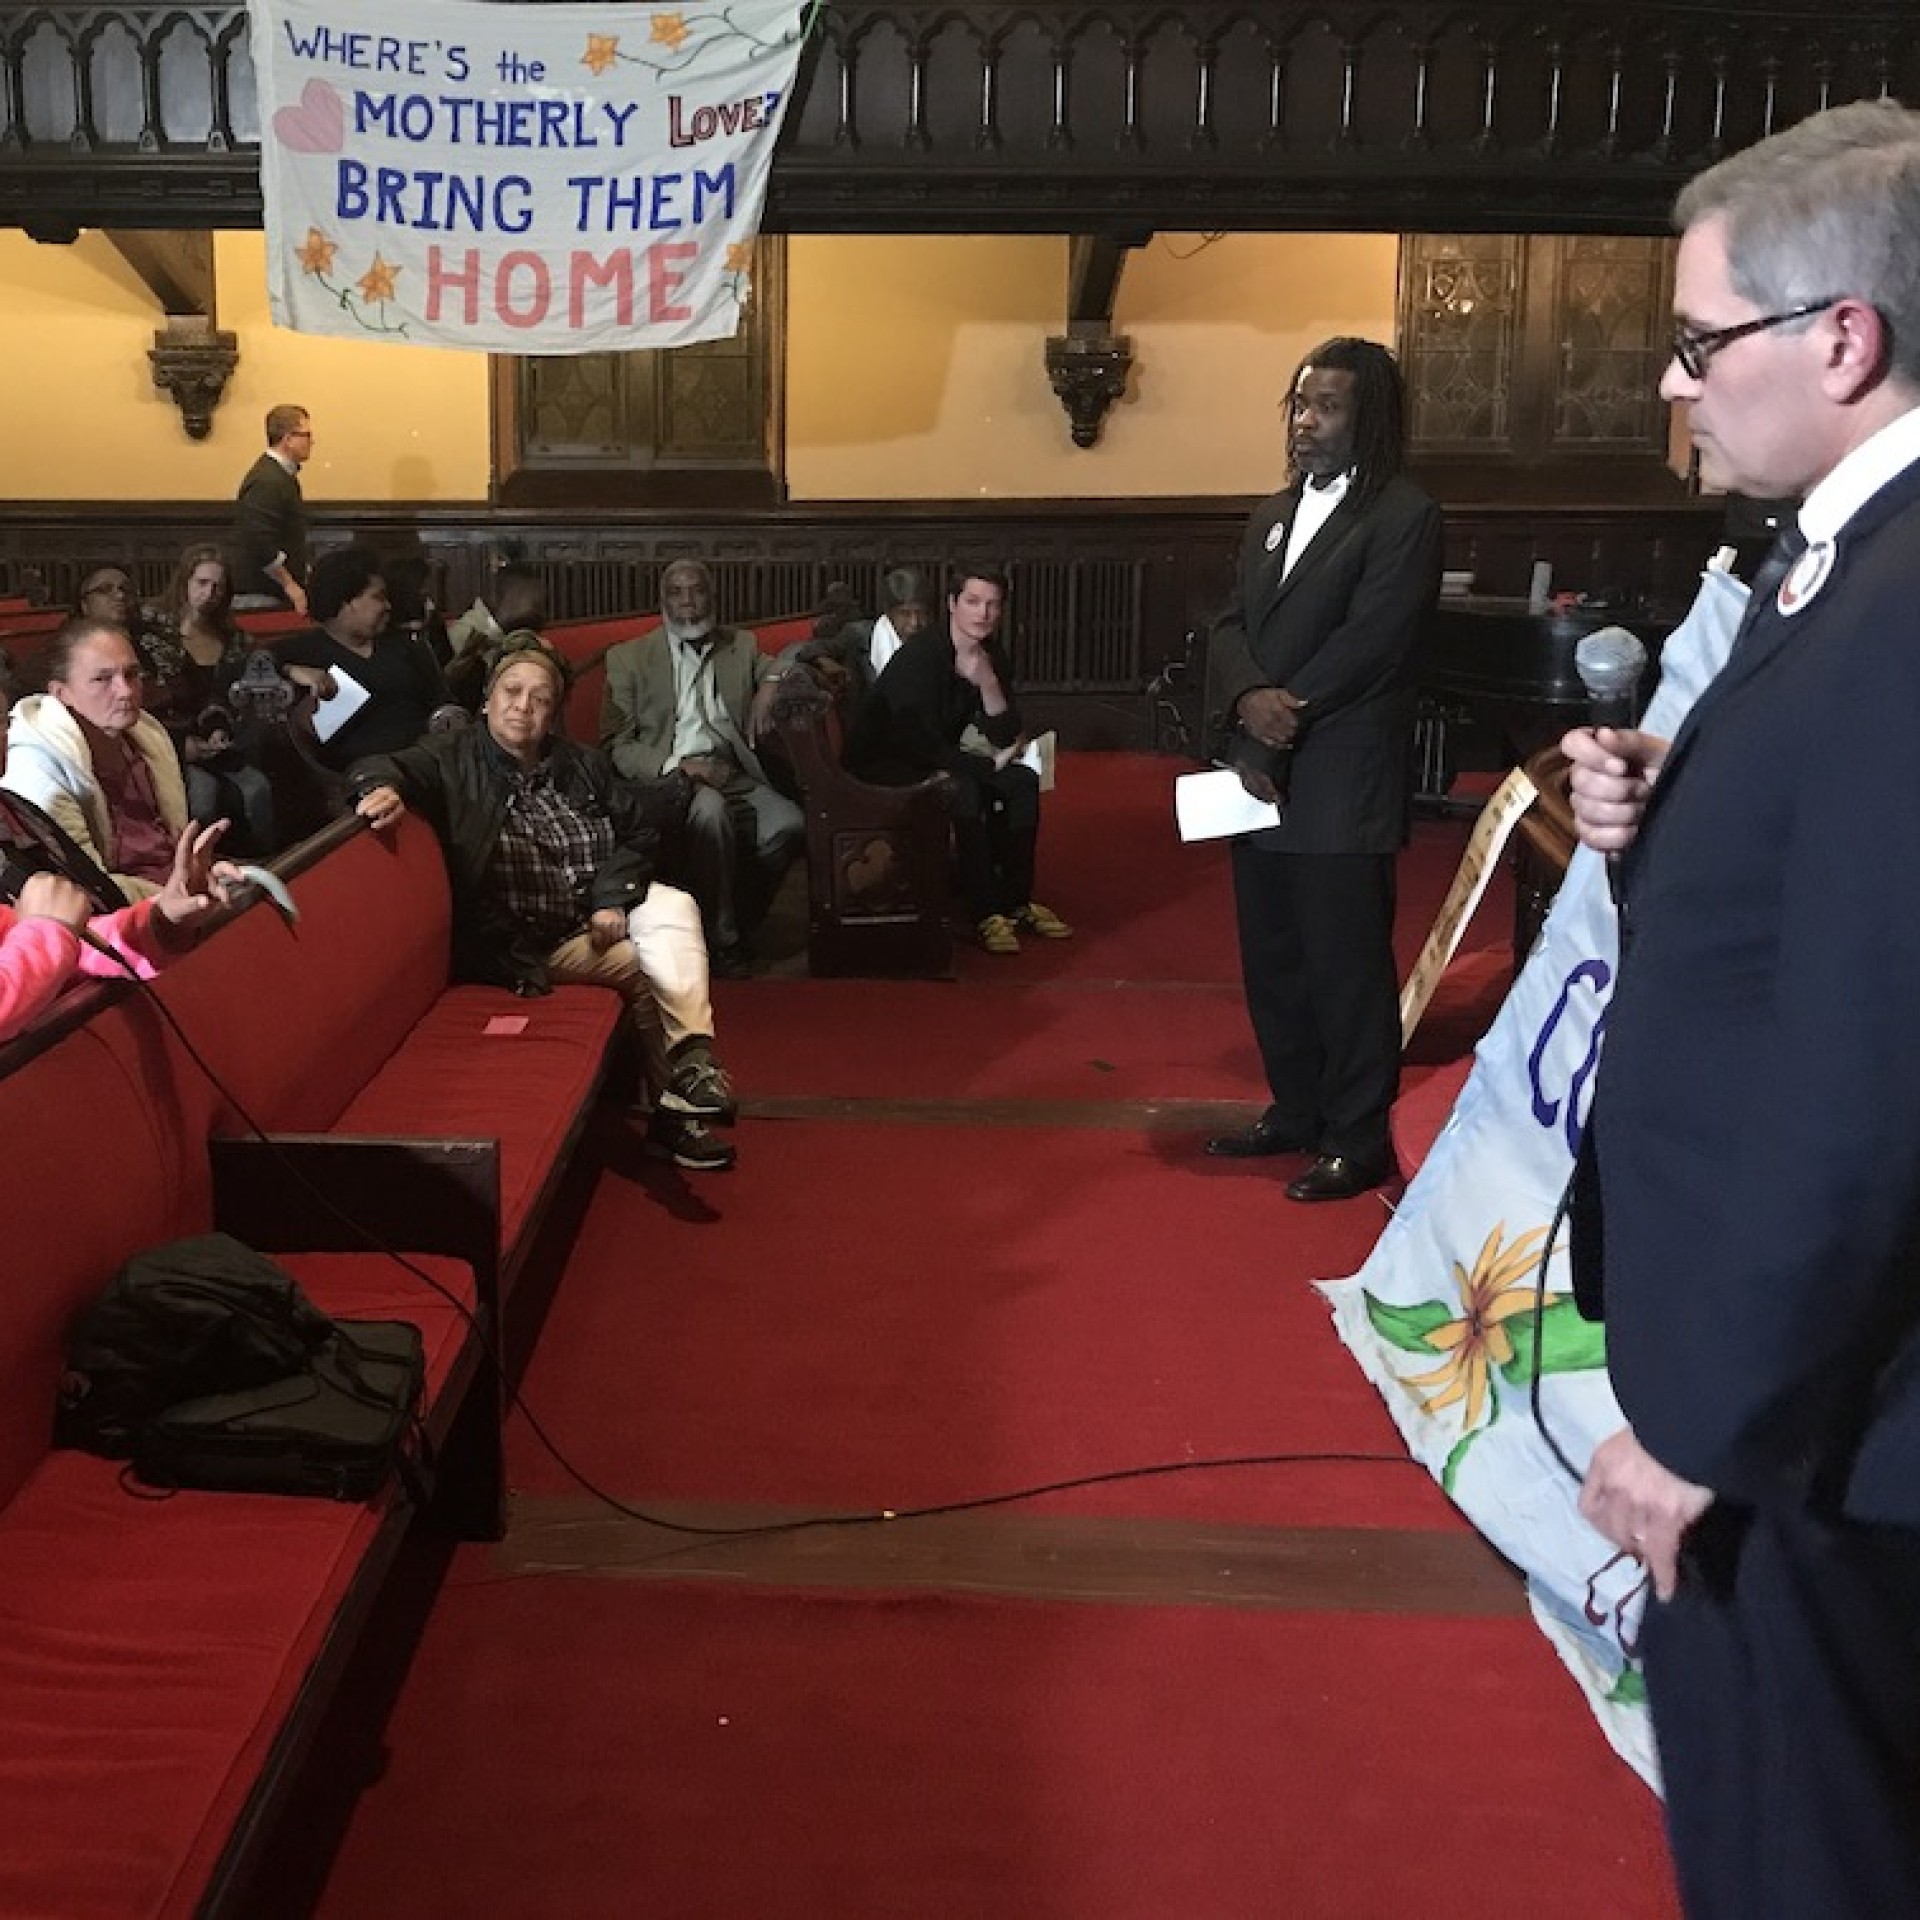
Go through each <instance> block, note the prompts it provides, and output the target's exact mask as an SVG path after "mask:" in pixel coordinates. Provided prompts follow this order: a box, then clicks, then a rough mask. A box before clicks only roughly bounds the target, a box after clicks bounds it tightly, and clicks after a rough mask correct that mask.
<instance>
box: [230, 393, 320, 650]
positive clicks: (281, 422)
mask: <svg viewBox="0 0 1920 1920" xmlns="http://www.w3.org/2000/svg"><path fill="white" fill-rule="evenodd" d="M312 457H313V422H312V420H311V419H309V418H308V415H307V410H306V408H305V407H294V406H280V407H275V408H274V409H273V410H272V411H271V412H270V413H269V414H268V415H267V450H266V452H265V453H263V454H262V455H261V456H260V458H259V459H258V460H256V461H255V462H254V463H253V465H252V466H251V467H249V468H248V469H247V477H246V478H245V479H244V480H242V481H241V482H240V492H239V495H238V498H237V500H236V503H235V506H234V513H233V549H234V566H233V604H234V605H235V606H236V607H240V608H247V607H291V608H293V610H294V611H295V612H296V613H305V612H306V610H307V507H306V502H305V500H304V499H302V497H301V494H300V469H301V468H302V467H304V466H305V465H306V464H307V462H308V461H309V460H310V459H311V458H312Z"/></svg>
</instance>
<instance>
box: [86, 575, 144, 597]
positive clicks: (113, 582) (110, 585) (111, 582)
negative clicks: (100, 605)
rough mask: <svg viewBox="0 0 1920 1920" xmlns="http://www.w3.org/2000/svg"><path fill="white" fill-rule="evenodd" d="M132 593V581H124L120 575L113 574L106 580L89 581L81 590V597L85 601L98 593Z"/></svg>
mask: <svg viewBox="0 0 1920 1920" xmlns="http://www.w3.org/2000/svg"><path fill="white" fill-rule="evenodd" d="M132 591H133V582H132V581H131V580H127V579H123V578H122V577H121V576H120V575H119V574H113V575H110V576H109V577H108V578H106V579H105V580H89V581H88V582H87V583H86V585H85V586H83V587H82V588H81V589H80V597H81V598H82V599H83V600H84V599H86V598H88V597H90V596H91V595H93V594H96V593H131V592H132Z"/></svg>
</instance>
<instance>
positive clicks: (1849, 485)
mask: <svg viewBox="0 0 1920 1920" xmlns="http://www.w3.org/2000/svg"><path fill="white" fill-rule="evenodd" d="M1916 460H1920V406H1916V407H1914V408H1912V409H1911V410H1909V411H1908V412H1906V413H1903V414H1902V415H1901V416H1900V417H1899V418H1898V419H1897V420H1889V421H1888V422H1887V424H1886V425H1885V426H1884V427H1882V428H1881V429H1880V431H1879V432H1878V433H1876V434H1874V435H1872V437H1871V438H1869V439H1866V440H1863V441H1862V442H1861V443H1860V444H1859V445H1858V446H1857V447H1855V448H1854V450H1853V451H1852V452H1851V453H1850V454H1848V455H1847V457H1846V458H1845V459H1844V460H1842V461H1841V462H1840V464H1839V465H1838V466H1837V467H1835V468H1834V470H1833V471H1832V472H1831V473H1830V474H1828V475H1827V477H1826V478H1825V479H1824V480H1822V481H1821V482H1820V484H1819V485H1818V486H1817V487H1815V488H1814V490H1813V491H1812V492H1811V493H1810V494H1808V495H1807V497H1806V500H1805V501H1804V502H1803V503H1802V505H1801V508H1800V531H1801V532H1802V533H1804V534H1805V535H1806V537H1807V544H1808V545H1809V546H1818V545H1820V544H1821V542H1823V541H1825V542H1829V543H1831V542H1832V541H1834V540H1836V539H1837V538H1838V537H1839V535H1840V532H1841V530H1842V529H1843V528H1844V527H1845V526H1846V524H1847V522H1848V521H1849V520H1851V519H1852V518H1853V516H1854V515H1855V514H1856V513H1858V512H1859V511H1860V509H1861V508H1862V507H1864V506H1865V505H1866V504H1867V502H1868V501H1869V500H1871V499H1872V498H1873V496H1874V495H1875V494H1876V493H1878V492H1879V491H1880V490H1881V488H1883V487H1885V486H1888V485H1890V484H1891V483H1892V482H1893V481H1895V480H1897V479H1898V478H1899V477H1900V476H1901V475H1902V474H1903V473H1905V472H1906V470H1907V469H1908V468H1909V467H1910V466H1912V465H1913V464H1914V462H1915V461H1916Z"/></svg>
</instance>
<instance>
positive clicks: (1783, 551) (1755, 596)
mask: <svg viewBox="0 0 1920 1920" xmlns="http://www.w3.org/2000/svg"><path fill="white" fill-rule="evenodd" d="M1806 550H1807V536H1806V535H1805V534H1804V533H1802V532H1801V531H1800V522H1799V521H1798V520H1789V521H1788V522H1787V523H1786V524H1785V525H1784V526H1783V527H1782V528H1781V529H1780V531H1779V532H1778V533H1776V534H1775V535H1774V536H1773V545H1772V546H1770V547H1769V548H1768V549H1767V557H1766V558H1765V559H1764V560H1762V561H1761V562H1760V564H1759V566H1758V567H1756V568H1755V569H1754V574H1753V585H1752V588H1751V590H1750V591H1749V593H1748V595H1747V610H1746V612H1745V614H1744V615H1743V616H1742V617H1741V621H1740V632H1741V633H1742V634H1744V633H1745V632H1746V631H1747V629H1748V628H1749V627H1751V626H1752V625H1753V623H1754V621H1756V620H1757V619H1758V618H1759V617H1760V612H1761V609H1762V608H1764V607H1768V606H1771V605H1772V604H1773V597H1774V595H1775V594H1776V593H1778V592H1779V591H1780V582H1781V581H1782V580H1784V579H1785V578H1786V577H1787V575H1788V574H1789V573H1791V572H1792V571H1793V563H1794V562H1795V561H1796V560H1798V559H1799V558H1800V556H1801V555H1802V554H1803V553H1805V552H1806Z"/></svg>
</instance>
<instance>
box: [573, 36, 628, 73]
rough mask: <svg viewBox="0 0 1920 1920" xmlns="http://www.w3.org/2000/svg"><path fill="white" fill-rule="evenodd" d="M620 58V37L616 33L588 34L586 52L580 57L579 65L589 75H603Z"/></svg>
mask: <svg viewBox="0 0 1920 1920" xmlns="http://www.w3.org/2000/svg"><path fill="white" fill-rule="evenodd" d="M619 58H620V36H619V35H618V34H617V33H590V34H588V35H587V50H586V52H585V53H583V54H582V55H581V56H580V64H581V65H582V66H583V67H585V68H586V69H587V71H588V72H589V73H605V72H606V70H607V69H608V68H609V67H610V66H612V65H613V63H614V62H615V61H616V60H618V59H619Z"/></svg>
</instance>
